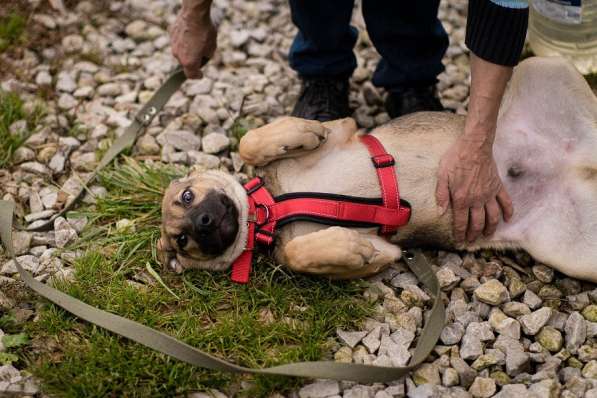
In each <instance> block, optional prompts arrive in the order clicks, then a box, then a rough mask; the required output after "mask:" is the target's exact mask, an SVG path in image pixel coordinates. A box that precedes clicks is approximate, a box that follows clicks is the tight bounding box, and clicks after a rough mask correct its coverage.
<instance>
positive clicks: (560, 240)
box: [265, 109, 597, 281]
mask: <svg viewBox="0 0 597 398" xmlns="http://www.w3.org/2000/svg"><path fill="white" fill-rule="evenodd" d="M527 112H528V111H527V110H524V109H523V110H520V112H519V113H518V114H517V113H514V112H510V113H509V114H506V115H502V116H501V118H500V120H499V121H498V130H497V133H496V140H495V144H494V156H495V160H496V163H497V167H498V172H499V174H500V177H501V178H502V181H503V182H504V184H505V186H506V188H507V190H508V192H509V193H510V196H511V198H512V201H513V205H514V217H513V218H512V220H511V221H510V222H509V223H504V222H500V224H499V225H498V228H497V231H496V233H495V234H494V235H493V236H492V237H490V238H482V239H479V240H478V241H477V242H475V244H474V245H469V246H467V247H464V246H460V248H464V249H469V250H476V249H479V248H524V249H526V250H527V251H529V253H530V254H531V255H533V257H535V258H536V259H537V260H539V261H543V262H545V263H547V264H548V265H551V266H553V267H554V268H556V269H558V270H560V271H562V272H564V273H566V274H568V275H571V276H576V277H579V278H582V279H588V280H593V281H597V266H596V265H597V244H596V243H595V237H596V236H597V167H596V164H595V163H597V162H595V160H594V153H597V136H596V135H595V134H594V126H593V125H591V123H592V121H591V120H588V119H585V120H584V121H583V120H582V119H581V120H580V122H579V121H578V120H577V121H575V122H574V123H573V121H568V122H566V126H567V127H568V125H569V126H570V127H569V128H567V129H566V130H565V131H562V130H563V128H562V125H563V124H564V123H556V124H554V123H553V120H552V121H551V125H549V123H550V122H549V120H547V121H546V122H545V123H538V122H537V119H533V120H531V119H532V118H530V117H529V116H528V113H527ZM538 113H539V112H538ZM542 113H544V112H542ZM538 119H539V120H541V118H538ZM463 122H464V119H463V118H462V117H460V116H456V115H451V114H446V113H418V114H414V115H410V116H407V117H403V118H399V119H396V120H394V121H392V122H390V123H388V124H386V125H383V126H380V127H378V128H376V129H375V130H374V131H373V132H372V134H374V135H375V136H376V137H378V138H379V139H380V141H381V142H382V143H383V144H384V146H385V147H386V150H387V151H388V152H390V153H392V155H394V157H395V158H396V160H397V166H396V170H397V175H398V182H399V188H400V193H401V196H402V197H403V198H404V199H406V200H408V201H409V202H410V203H411V205H412V218H411V222H410V223H409V224H408V225H406V226H404V227H402V228H400V230H399V231H398V234H397V236H396V237H394V239H393V240H394V241H395V242H396V243H398V244H400V245H401V246H402V247H409V246H425V245H428V246H435V247H454V246H455V245H454V242H453V239H452V233H451V228H452V222H451V214H450V213H451V212H450V211H448V212H447V213H446V214H444V215H440V214H439V212H438V208H437V206H436V201H435V188H436V182H437V178H436V175H437V169H438V164H439V161H440V159H441V156H442V155H443V154H444V153H445V151H446V150H447V149H448V148H449V146H450V145H451V144H452V143H453V142H454V141H455V140H456V138H457V137H458V135H459V134H460V133H461V132H462V130H463ZM546 123H547V124H546ZM579 123H580V124H579ZM575 127H576V128H575ZM558 131H559V132H558ZM332 134H333V133H332ZM325 145H328V148H325V147H324V148H321V149H320V150H322V151H325V152H324V153H323V154H321V153H320V154H315V153H314V154H312V155H307V156H304V157H300V158H295V159H286V160H282V161H279V162H275V163H273V164H272V165H271V166H268V167H266V170H265V171H266V178H267V179H268V184H270V186H271V188H272V191H273V193H274V194H281V193H288V192H300V191H309V192H327V193H336V194H344V195H353V196H362V197H380V187H379V182H378V180H377V175H376V172H375V169H374V167H373V166H372V163H371V160H370V157H369V154H368V151H367V149H366V148H365V147H364V146H363V144H362V143H360V142H359V140H358V139H357V138H356V137H353V138H352V139H350V140H348V142H344V143H338V142H334V138H333V137H330V140H329V142H328V143H326V144H325ZM321 228H326V226H322V225H318V224H314V223H309V222H296V223H293V224H290V225H288V226H286V227H284V228H283V229H282V231H281V234H280V243H281V244H282V245H284V244H285V242H287V241H288V240H289V239H292V238H293V237H295V236H299V235H303V234H306V233H310V232H313V231H316V230H318V229H321ZM364 232H370V233H376V231H375V229H370V230H367V231H364Z"/></svg>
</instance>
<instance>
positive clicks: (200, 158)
mask: <svg viewBox="0 0 597 398" xmlns="http://www.w3.org/2000/svg"><path fill="white" fill-rule="evenodd" d="M187 155H188V162H189V165H191V166H193V165H195V166H199V167H202V168H204V169H206V170H210V169H217V168H218V167H220V158H219V157H217V156H214V155H208V154H206V153H203V152H199V151H189V152H187Z"/></svg>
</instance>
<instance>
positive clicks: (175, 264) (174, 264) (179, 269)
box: [168, 258, 184, 274]
mask: <svg viewBox="0 0 597 398" xmlns="http://www.w3.org/2000/svg"><path fill="white" fill-rule="evenodd" d="M168 269H169V270H170V271H172V272H174V273H177V274H182V273H183V271H184V267H183V266H182V264H181V263H180V261H178V260H177V259H176V258H172V259H170V261H169V263H168Z"/></svg>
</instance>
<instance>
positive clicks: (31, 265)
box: [0, 254, 43, 275]
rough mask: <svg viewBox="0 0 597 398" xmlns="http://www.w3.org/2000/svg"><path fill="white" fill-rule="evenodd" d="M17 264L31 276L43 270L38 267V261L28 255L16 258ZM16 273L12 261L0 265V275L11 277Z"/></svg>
mask: <svg viewBox="0 0 597 398" xmlns="http://www.w3.org/2000/svg"><path fill="white" fill-rule="evenodd" d="M17 262H18V263H19V264H20V265H21V267H23V269H25V270H26V271H29V272H31V273H32V274H33V275H37V274H38V273H39V272H41V271H42V270H43V267H41V266H40V263H39V259H38V258H37V257H35V256H32V255H30V254H26V255H24V256H19V257H17ZM17 272H18V271H17V267H16V265H15V263H14V261H13V260H9V261H7V262H6V263H4V265H2V268H0V275H12V274H16V273H17Z"/></svg>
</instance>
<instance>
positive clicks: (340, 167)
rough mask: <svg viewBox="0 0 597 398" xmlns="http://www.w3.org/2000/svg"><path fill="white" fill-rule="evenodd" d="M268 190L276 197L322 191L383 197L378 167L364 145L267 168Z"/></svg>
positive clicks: (286, 160)
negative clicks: (376, 167) (376, 168)
mask: <svg viewBox="0 0 597 398" xmlns="http://www.w3.org/2000/svg"><path fill="white" fill-rule="evenodd" d="M263 171H264V177H265V179H266V184H267V186H268V189H269V190H270V191H271V192H272V194H274V195H280V194H285V193H295V192H321V193H333V194H341V195H350V196H359V197H367V198H379V197H380V196H381V192H380V186H379V182H378V178H377V175H376V173H375V168H374V167H373V164H372V162H371V159H370V157H369V155H368V153H367V150H366V149H365V148H364V147H363V146H358V145H350V146H346V147H341V148H333V149H331V150H330V151H328V152H327V153H326V154H325V155H323V156H321V157H319V158H317V159H309V158H307V157H305V158H298V159H284V160H280V161H277V162H274V163H272V164H271V165H269V166H267V167H266V168H264V170H263Z"/></svg>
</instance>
